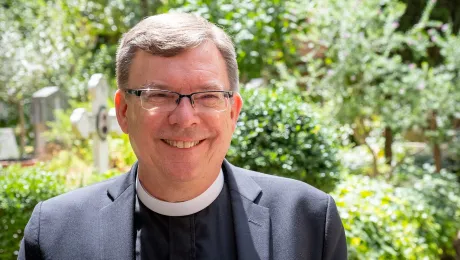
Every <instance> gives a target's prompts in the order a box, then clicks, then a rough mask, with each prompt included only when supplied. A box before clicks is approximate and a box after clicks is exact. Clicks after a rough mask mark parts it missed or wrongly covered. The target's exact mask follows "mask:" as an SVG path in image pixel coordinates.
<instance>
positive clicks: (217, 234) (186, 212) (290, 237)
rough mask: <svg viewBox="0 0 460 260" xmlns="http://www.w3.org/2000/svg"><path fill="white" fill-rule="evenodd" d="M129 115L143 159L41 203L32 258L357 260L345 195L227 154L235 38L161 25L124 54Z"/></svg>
mask: <svg viewBox="0 0 460 260" xmlns="http://www.w3.org/2000/svg"><path fill="white" fill-rule="evenodd" d="M117 81H118V87H119V89H118V91H117V92H116V94H115V106H116V111H117V119H118V123H119V124H120V126H121V128H122V130H123V131H124V132H125V133H126V134H128V135H129V139H130V142H131V146H132V148H133V150H134V152H135V154H136V156H137V158H138V162H137V163H136V164H135V165H134V166H133V167H132V169H131V170H130V172H128V173H127V174H124V175H121V176H119V177H117V178H114V179H111V180H108V181H105V182H102V183H99V184H96V185H93V186H89V187H86V188H82V189H78V190H75V191H72V192H69V193H67V194H64V195H61V196H58V197H56V198H52V199H50V200H47V201H45V202H41V203H39V204H38V205H37V206H36V208H35V210H34V212H33V214H32V217H31V219H30V221H29V223H28V224H27V227H26V229H25V233H24V239H23V242H22V244H21V249H20V253H19V258H20V259H111V260H113V259H247V260H253V259H282V260H285V259H310V260H313V259H346V241H345V234H344V230H343V227H342V224H341V221H340V217H339V215H338V213H337V209H336V206H335V204H334V201H333V199H332V198H331V197H330V196H329V195H327V194H325V193H323V192H321V191H319V190H317V189H315V188H313V187H311V186H309V185H307V184H305V183H302V182H299V181H295V180H290V179H285V178H280V177H275V176H271V175H266V174H262V173H257V172H252V171H248V170H244V169H241V168H238V167H235V166H233V165H231V164H230V163H229V162H227V161H226V160H225V159H224V157H225V154H226V153H227V150H228V148H229V145H230V141H231V137H232V134H233V132H234V130H235V127H236V123H237V120H238V115H239V113H240V110H241V108H242V104H243V101H242V99H241V96H240V95H239V94H238V92H237V91H238V68H237V63H236V55H235V51H234V47H233V44H232V42H231V40H230V38H229V37H228V36H227V35H226V34H225V33H224V32H223V31H222V30H221V29H219V28H218V27H216V26H215V25H213V24H211V23H209V22H208V21H206V20H204V19H203V18H200V17H197V16H194V15H191V14H163V15H157V16H152V17H149V18H147V19H145V20H143V21H141V22H140V23H139V24H137V25H136V26H135V27H134V28H132V29H131V30H130V31H129V32H128V33H127V34H125V35H124V36H123V39H122V40H121V42H120V46H119V49H118V52H117Z"/></svg>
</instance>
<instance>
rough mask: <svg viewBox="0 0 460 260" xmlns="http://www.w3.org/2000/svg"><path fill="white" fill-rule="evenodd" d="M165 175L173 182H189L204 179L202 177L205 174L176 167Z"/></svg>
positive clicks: (188, 168)
mask: <svg viewBox="0 0 460 260" xmlns="http://www.w3.org/2000/svg"><path fill="white" fill-rule="evenodd" d="M165 173H166V174H168V178H170V179H171V180H172V181H178V182H189V181H194V180H197V179H201V178H204V176H203V175H202V174H203V173H204V172H203V171H199V170H196V169H191V168H190V167H175V168H174V169H171V170H168V171H166V172H165Z"/></svg>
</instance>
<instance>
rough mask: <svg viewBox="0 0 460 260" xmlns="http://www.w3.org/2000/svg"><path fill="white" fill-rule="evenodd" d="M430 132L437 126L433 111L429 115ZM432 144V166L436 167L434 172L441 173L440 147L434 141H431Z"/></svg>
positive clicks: (435, 129) (436, 128)
mask: <svg viewBox="0 0 460 260" xmlns="http://www.w3.org/2000/svg"><path fill="white" fill-rule="evenodd" d="M430 130H431V131H433V132H435V131H437V130H438V124H437V123H436V112H435V111H433V112H432V113H431V118H430ZM432 143H433V159H434V164H435V166H436V172H440V171H441V147H440V145H439V143H438V141H437V140H436V139H435V140H433V142H432Z"/></svg>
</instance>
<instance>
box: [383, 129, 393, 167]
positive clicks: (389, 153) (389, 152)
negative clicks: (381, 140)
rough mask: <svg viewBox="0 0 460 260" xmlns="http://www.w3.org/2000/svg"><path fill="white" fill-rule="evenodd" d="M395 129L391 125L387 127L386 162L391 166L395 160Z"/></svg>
mask: <svg viewBox="0 0 460 260" xmlns="http://www.w3.org/2000/svg"><path fill="white" fill-rule="evenodd" d="M392 144H393V131H392V130H391V128H389V127H385V162H386V164H388V165H389V166H391V163H392V161H393V149H392Z"/></svg>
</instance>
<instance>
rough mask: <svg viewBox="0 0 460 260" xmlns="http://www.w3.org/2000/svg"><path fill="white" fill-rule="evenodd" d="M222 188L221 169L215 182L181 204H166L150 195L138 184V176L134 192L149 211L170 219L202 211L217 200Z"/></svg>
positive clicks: (222, 177) (222, 175) (222, 176)
mask: <svg viewBox="0 0 460 260" xmlns="http://www.w3.org/2000/svg"><path fill="white" fill-rule="evenodd" d="M223 187H224V174H223V172H222V169H221V170H220V172H219V175H218V176H217V178H216V180H215V181H214V182H213V183H212V184H211V186H209V188H208V189H207V190H205V191H204V192H203V193H201V194H200V195H198V197H196V198H193V199H191V200H187V201H183V202H167V201H162V200H159V199H157V198H155V197H153V196H152V195H150V193H148V192H147V191H146V190H145V189H144V187H143V186H142V183H140V181H139V174H137V176H136V192H137V197H138V198H139V200H140V201H141V202H142V203H143V204H144V205H145V206H146V207H147V208H149V209H150V210H152V211H154V212H156V213H159V214H162V215H166V216H172V217H178V216H187V215H191V214H194V213H197V212H198V211H201V210H203V209H204V208H206V207H207V206H209V205H211V203H212V202H213V201H214V200H216V199H217V196H219V194H220V192H221V191H222V188H223Z"/></svg>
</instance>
